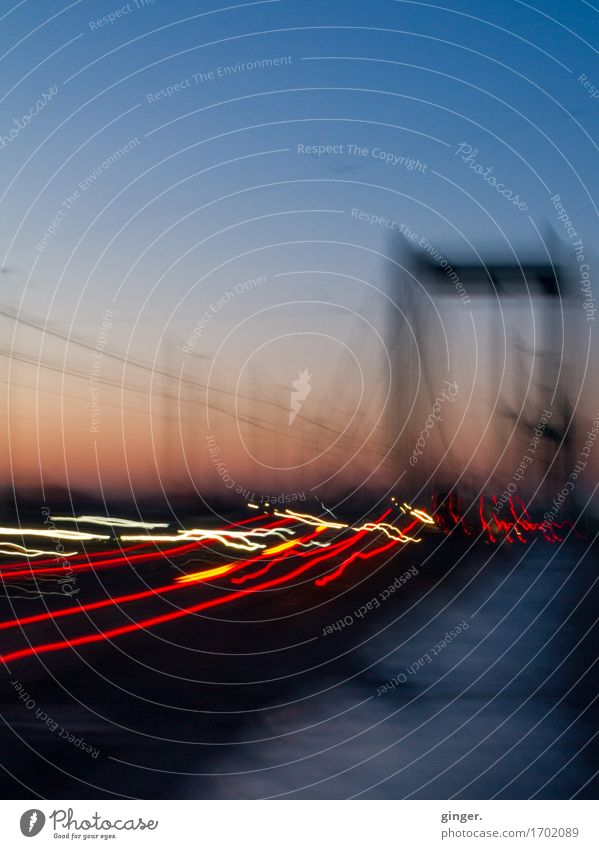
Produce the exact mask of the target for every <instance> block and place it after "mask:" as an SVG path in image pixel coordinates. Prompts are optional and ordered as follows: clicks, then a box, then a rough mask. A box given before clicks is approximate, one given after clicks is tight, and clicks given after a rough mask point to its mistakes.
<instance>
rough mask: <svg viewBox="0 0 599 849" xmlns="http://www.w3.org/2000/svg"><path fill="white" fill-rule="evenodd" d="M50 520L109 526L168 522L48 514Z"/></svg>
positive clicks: (164, 524)
mask: <svg viewBox="0 0 599 849" xmlns="http://www.w3.org/2000/svg"><path fill="white" fill-rule="evenodd" d="M50 521H52V522H80V523H81V524H86V525H106V526H107V527H109V528H148V530H152V529H153V528H168V522H136V521H134V520H132V519H113V518H111V517H110V516H50Z"/></svg>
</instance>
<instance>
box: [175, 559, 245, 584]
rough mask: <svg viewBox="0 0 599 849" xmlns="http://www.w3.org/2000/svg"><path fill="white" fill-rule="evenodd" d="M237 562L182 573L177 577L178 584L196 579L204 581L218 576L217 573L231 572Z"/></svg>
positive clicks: (189, 582)
mask: <svg viewBox="0 0 599 849" xmlns="http://www.w3.org/2000/svg"><path fill="white" fill-rule="evenodd" d="M235 565H236V564H235V563H227V564H226V565H225V566H215V567H214V569H204V571H203V572H192V573H191V574H189V575H182V576H181V577H180V578H176V579H175V580H176V583H178V584H191V583H193V582H195V581H203V580H205V579H206V578H216V577H217V575H225V574H226V573H227V572H230V571H231V569H232V568H233V566H235Z"/></svg>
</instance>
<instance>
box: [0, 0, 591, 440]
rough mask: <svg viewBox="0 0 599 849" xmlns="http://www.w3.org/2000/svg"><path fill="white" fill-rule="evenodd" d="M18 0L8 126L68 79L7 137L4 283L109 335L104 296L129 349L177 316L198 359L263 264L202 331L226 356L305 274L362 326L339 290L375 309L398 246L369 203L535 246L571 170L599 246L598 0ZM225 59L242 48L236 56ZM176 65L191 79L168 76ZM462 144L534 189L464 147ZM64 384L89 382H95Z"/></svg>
mask: <svg viewBox="0 0 599 849" xmlns="http://www.w3.org/2000/svg"><path fill="white" fill-rule="evenodd" d="M1 11H2V14H3V17H2V18H1V19H0V27H2V30H3V44H4V45H6V46H7V48H6V52H5V54H4V56H3V57H2V71H3V73H2V77H1V79H2V95H1V97H2V112H1V113H0V136H1V137H8V134H9V133H10V131H11V128H13V127H15V126H18V123H17V124H15V121H17V122H19V121H21V118H22V116H23V115H25V114H26V113H28V112H29V111H30V110H31V108H32V106H33V105H34V104H35V103H36V102H37V101H38V99H39V98H40V97H42V95H43V93H44V92H46V93H47V92H48V91H50V90H51V89H52V87H53V86H55V87H56V94H55V95H54V96H52V99H51V100H50V101H49V102H48V103H47V104H46V105H45V106H44V108H43V109H41V110H39V111H38V113H37V114H36V115H35V116H34V117H32V119H31V121H30V122H29V123H28V124H27V125H26V126H23V127H22V128H21V129H20V130H19V132H18V134H17V135H16V137H14V138H13V139H11V140H10V141H8V142H7V143H5V144H4V147H3V148H2V149H1V150H0V156H1V157H2V160H3V165H4V167H3V168H2V171H1V173H0V192H1V195H2V200H1V204H2V210H3V222H4V227H3V232H2V236H1V239H0V250H1V256H2V265H3V266H5V267H6V268H7V269H9V270H10V271H11V274H10V275H7V276H6V277H5V278H4V279H5V280H6V281H7V282H6V287H7V288H6V296H5V300H4V303H6V304H9V305H10V304H12V306H15V305H16V304H17V303H19V302H20V303H21V308H22V310H23V312H24V314H26V315H27V316H36V317H37V318H39V319H40V320H43V321H46V320H47V321H48V322H50V324H51V325H52V326H54V327H57V328H60V329H61V330H64V331H65V332H66V331H70V332H75V331H76V332H77V333H79V335H80V336H84V337H85V338H86V339H88V340H89V341H90V343H92V344H93V341H94V339H95V338H96V336H97V333H98V326H99V324H100V322H101V320H102V315H103V314H104V311H105V310H106V309H107V308H111V309H114V310H115V315H114V323H113V328H112V330H111V334H112V335H111V344H113V345H114V346H115V349H118V350H119V351H123V350H125V349H129V351H130V352H131V353H132V354H134V355H135V356H137V357H143V358H145V359H146V360H147V361H148V362H151V361H152V360H153V359H154V358H157V359H158V361H160V362H163V360H164V356H165V354H164V351H163V350H162V348H161V345H162V344H163V342H162V340H163V337H164V335H167V336H168V338H169V339H170V340H171V342H170V343H169V344H171V345H172V348H173V350H174V351H176V352H179V353H176V354H174V355H173V361H172V365H173V368H177V369H184V370H185V369H186V368H187V369H188V373H189V369H190V368H191V367H192V366H191V365H190V362H189V361H188V360H186V358H185V357H183V356H182V355H181V354H180V347H181V344H183V343H184V341H185V339H186V338H188V336H189V334H190V333H191V332H192V331H193V328H194V326H195V325H196V323H197V320H198V317H199V316H201V314H202V313H203V311H204V310H205V309H207V308H209V307H210V305H211V304H213V303H214V302H215V300H217V299H218V298H219V297H221V296H222V295H223V293H224V292H226V291H228V290H230V289H231V288H234V287H235V285H236V284H238V283H239V281H242V280H245V279H246V278H248V277H255V276H257V275H268V277H269V281H274V280H276V281H277V282H276V288H275V284H273V285H272V286H262V287H260V289H259V290H255V291H254V292H252V295H251V298H244V299H242V298H236V299H233V301H232V302H231V304H229V305H227V308H226V310H223V311H222V312H219V316H218V320H217V321H215V322H213V323H212V325H211V328H210V332H208V330H207V331H206V335H205V336H204V338H203V339H202V340H201V344H200V345H199V348H198V351H197V353H201V354H202V356H206V357H210V356H212V355H213V353H214V350H215V348H216V346H217V345H218V343H219V341H220V340H222V338H224V337H225V336H226V335H227V334H228V333H229V332H230V331H231V330H232V328H235V327H236V325H237V323H238V322H246V319H247V316H248V312H254V311H258V312H259V311H261V310H264V309H267V308H269V307H272V305H273V303H278V302H279V301H281V300H289V299H293V298H294V297H296V298H297V297H299V298H300V299H304V300H305V301H314V300H329V301H331V302H332V303H333V304H335V305H336V306H335V307H333V308H330V310H329V312H328V313H327V318H326V321H325V324H326V325H327V327H329V328H330V329H331V332H332V333H334V334H336V335H337V337H338V338H339V339H343V340H345V341H346V342H347V339H349V338H350V336H351V333H352V332H354V335H355V328H354V331H352V330H351V328H350V329H349V330H348V324H347V316H346V315H345V314H344V313H343V310H344V309H345V308H346V307H347V308H350V309H355V310H362V311H364V310H365V309H366V308H368V309H369V310H372V313H373V315H374V314H376V315H377V316H378V318H376V321H377V322H379V325H380V321H381V318H380V313H381V311H384V295H383V294H377V291H376V290H377V289H379V290H384V285H385V283H384V281H385V262H384V255H385V254H387V253H388V252H389V251H390V250H391V243H390V238H389V229H388V228H387V227H385V226H381V225H372V224H368V223H365V222H364V220H362V221H360V220H357V219H356V218H355V216H352V210H356V209H357V210H360V211H361V212H365V213H369V214H371V215H376V216H379V217H380V218H382V219H386V220H391V221H394V222H396V225H397V226H399V225H400V224H404V225H406V226H409V227H410V228H411V230H412V231H414V232H416V233H417V234H418V235H419V237H420V236H426V237H427V238H428V239H429V240H430V242H431V243H433V244H434V245H435V246H437V247H438V248H439V249H440V250H442V251H443V252H444V253H445V254H446V255H448V256H470V257H472V256H475V255H476V254H477V253H478V254H479V255H481V256H483V257H485V258H488V257H489V256H491V255H500V256H510V255H511V256H512V257H515V256H518V257H520V258H522V257H524V256H527V255H538V254H539V253H541V252H542V250H543V245H542V241H541V238H540V236H539V233H540V234H541V236H542V238H543V239H545V238H546V237H547V234H548V232H549V230H550V229H552V230H553V231H554V233H555V237H556V238H557V239H558V240H561V241H562V242H564V243H567V242H568V236H567V234H566V232H565V230H564V228H563V226H562V224H561V223H560V222H559V221H558V220H557V216H556V212H555V209H554V206H553V205H552V203H551V200H550V199H551V197H552V196H553V195H555V194H556V193H557V194H559V195H560V197H561V201H562V202H563V204H564V206H565V208H566V209H567V212H568V215H569V218H570V219H571V221H572V222H573V224H574V226H575V228H576V230H577V232H578V234H579V236H580V238H581V239H582V240H583V243H584V245H585V249H586V250H587V251H588V253H589V255H593V253H594V251H595V250H596V232H597V230H596V209H595V207H594V204H593V199H594V198H595V199H596V197H597V167H596V162H597V149H596V145H595V144H594V143H593V142H592V138H593V136H594V134H595V135H596V128H597V114H598V110H599V99H598V98H595V97H593V93H594V92H595V91H596V92H597V93H598V95H599V64H598V63H597V51H596V50H595V49H594V48H593V47H592V43H593V42H594V41H596V34H597V13H596V12H595V11H594V9H593V8H592V7H591V6H590V5H589V4H587V3H584V2H573V3H563V2H544V3H542V4H539V5H538V8H535V6H533V5H532V4H528V3H523V2H517V0H504V2H488V3H485V4H480V3H475V2H464V0H458V1H457V2H456V0H454V2H451V3H447V4H445V5H443V4H442V3H439V4H434V3H430V4H427V3H420V2H404V0H400V2H392V0H381V2H371V3H362V2H348V1H347V0H343V2H326V3H323V2H295V1H294V0H280V2H278V0H277V2H262V3H246V4H239V5H234V4H231V6H230V7H228V8H226V9H225V8H221V9H219V8H218V5H217V4H216V3H213V2H210V3H208V2H179V3H167V2H160V0H155V2H154V3H149V2H144V3H142V0H138V4H136V3H135V2H129V3H128V4H127V3H125V4H121V3H115V2H93V3H92V2H75V3H70V4H60V3H59V4H51V6H47V5H46V4H38V3H34V2H31V0H27V2H22V3H20V4H16V5H15V6H14V8H13V7H12V6H11V4H9V3H3V4H2V7H1ZM44 15H46V16H47V19H46V17H44ZM102 19H104V20H102ZM273 59H276V60H277V62H276V63H275V64H271V60H273ZM263 60H266V62H265V63H264V62H263V64H265V65H266V66H265V67H255V66H253V67H252V68H251V69H250V70H242V69H241V67H239V66H241V65H242V64H243V63H245V64H248V63H256V62H257V61H263ZM226 66H230V67H234V66H238V70H237V71H236V72H234V73H228V74H226V75H222V74H221V75H219V70H218V69H219V68H221V69H222V68H224V67H226ZM200 73H202V74H205V75H207V76H208V79H203V78H199V77H197V79H194V74H195V75H198V74H200ZM211 74H212V77H210V75H211ZM581 75H584V79H583V80H582V81H579V78H580V77H581ZM585 81H586V83H587V86H586V87H585V85H584V84H583V83H584V82H585ZM593 86H594V87H595V88H593ZM168 87H172V88H175V87H178V90H173V91H172V92H171V94H170V96H169V94H164V93H163V94H160V92H161V91H162V92H163V91H164V90H165V89H167V88H168ZM131 140H134V145H133V146H132V147H131V149H130V150H128V151H127V152H126V153H125V154H119V155H118V156H117V158H116V159H115V161H114V162H112V164H110V165H109V166H108V167H106V164H105V163H106V161H107V160H110V158H111V157H112V159H114V157H115V152H117V151H120V150H122V148H123V146H125V145H127V144H128V143H130V142H131ZM460 144H462V145H468V146H469V147H468V149H469V150H471V151H476V153H475V154H474V158H473V159H471V160H470V163H471V164H473V163H475V164H477V165H480V166H482V167H483V169H485V170H486V169H488V168H491V169H492V173H493V175H495V176H496V179H497V180H498V181H499V182H501V184H502V185H503V186H504V187H506V189H508V190H509V191H511V192H512V195H517V196H518V198H519V199H521V201H522V203H523V204H524V205H525V209H524V210H522V209H518V208H516V207H515V205H514V203H512V201H511V200H510V199H507V198H506V197H505V196H504V195H501V194H500V193H499V192H498V191H497V190H496V188H495V187H494V186H493V185H491V184H490V183H489V182H487V181H485V180H484V179H483V178H482V176H481V175H480V174H477V173H476V171H475V170H474V169H473V168H472V167H469V164H468V162H465V161H464V157H463V156H460V155H456V151H457V149H458V146H459V145H460ZM298 145H300V146H302V145H303V146H304V148H305V147H310V146H312V147H316V148H318V146H323V147H324V148H326V147H327V146H330V149H331V152H330V153H323V155H320V156H318V155H315V154H306V153H300V152H298ZM352 146H353V147H352ZM357 148H360V149H361V151H362V152H363V154H362V155H359V154H358V153H356V152H355V151H356V149H357ZM352 151H353V152H352ZM401 157H403V158H404V159H403V160H401V161H403V162H404V163H405V162H406V161H407V160H409V159H410V158H411V159H413V160H418V161H419V162H420V163H422V168H421V169H420V170H413V171H410V170H408V169H407V168H406V167H405V165H403V164H401V163H400V164H398V160H400V159H401ZM394 162H395V164H394ZM103 163H104V165H103ZM98 168H100V170H101V173H100V174H99V176H97V178H95V179H94V180H93V183H92V184H91V185H90V187H89V188H87V189H85V190H79V194H78V195H74V193H76V192H77V190H78V186H79V183H80V181H83V180H85V178H86V177H88V176H89V175H90V174H92V173H94V172H95V171H96V170H97V169H98ZM69 198H74V200H73V201H72V203H71V205H70V206H69V205H68V199H69ZM49 229H50V230H51V232H50V237H49V238H47V239H46V242H47V244H45V246H44V249H43V250H41V251H40V250H36V245H39V244H40V242H41V240H42V239H43V238H44V235H45V234H46V235H47V234H48V232H49ZM276 275H282V276H280V277H276ZM294 275H295V276H294ZM298 275H299V276H298ZM344 275H345V276H344ZM350 277H354V278H358V281H362V282H356V280H354V281H350V280H349V278H350ZM300 278H301V286H299V287H298V279H300ZM28 280H29V281H30V282H29V283H28V284H27V285H26V281H28ZM9 287H10V288H11V291H9V290H8V289H9ZM373 287H374V288H373ZM373 291H374V294H373ZM21 298H22V301H21V300H20V299H21ZM250 304H251V309H250ZM365 305H366V306H365ZM321 310H322V308H321V307H320V306H317V307H315V306H314V305H313V304H308V303H306V304H303V305H298V306H297V307H296V308H295V310H294V312H293V315H288V316H287V317H286V318H278V319H276V321H280V322H281V325H280V326H281V328H282V329H283V330H285V332H288V333H293V332H295V331H296V330H297V329H298V328H297V327H296V325H297V326H298V327H300V326H301V329H305V328H306V327H313V325H314V328H317V329H316V330H315V332H321V328H320V324H319V322H321V321H322V315H320V316H319V315H318V314H319V313H320V312H321ZM260 315H261V317H258V318H257V319H255V320H253V323H252V322H250V323H247V322H246V323H245V324H244V325H243V328H241V329H239V330H236V331H235V333H234V336H233V337H232V339H233V340H234V341H233V342H232V343H231V346H232V347H231V350H232V352H233V353H232V354H231V356H227V355H223V356H224V362H223V364H222V365H221V366H219V367H218V369H217V371H218V370H219V369H221V368H222V372H219V373H221V374H222V375H223V377H222V380H229V379H233V377H234V376H235V374H237V370H238V365H237V364H236V363H237V359H238V358H239V357H240V356H241V353H240V352H242V351H244V350H245V348H244V345H246V342H247V340H246V339H245V336H244V334H246V335H249V338H250V339H263V338H269V334H270V333H271V332H272V328H271V324H269V322H270V321H271V316H270V314H264V315H263V314H262V313H261V314H260ZM379 325H377V326H379ZM248 328H250V329H249V330H248ZM235 334H236V335H235ZM23 344H26V345H31V346H34V347H35V340H34V339H33V338H32V339H29V338H25V337H23ZM368 344H370V343H368ZM373 344H374V343H373ZM375 348H376V345H375V346H374V347H371V348H370V349H369V350H370V353H371V355H372V356H378V353H376V351H375ZM38 352H39V349H38ZM36 353H37V352H36ZM42 354H43V351H42ZM69 356H70V357H72V359H73V361H75V362H77V361H78V358H79V361H80V364H81V367H82V368H85V367H87V361H86V360H85V357H84V358H83V360H81V357H82V356H83V355H82V354H81V352H77V351H76V350H74V351H72V352H71V353H70V354H69ZM86 356H87V355H86ZM286 356H287V355H286V354H284V353H282V354H281V361H282V362H285V358H286ZM330 356H331V361H332V362H329V365H331V373H333V372H334V371H335V369H334V368H333V366H334V364H335V363H334V361H335V355H334V354H331V355H330ZM339 356H341V354H339ZM277 359H278V358H277V356H276V355H274V356H273V357H272V360H274V361H277ZM327 359H328V356H327ZM197 367H199V366H198V365H197V363H194V364H193V368H194V369H196V368H197ZM294 368H295V365H294ZM227 369H230V370H231V375H230V377H227V376H226V375H227V374H228V372H227ZM283 372H284V369H282V371H281V373H280V374H279V373H277V374H274V372H273V380H275V382H276V380H279V379H280V380H283V381H285V380H286V377H285V375H284V374H283ZM194 373H196V372H195V371H194ZM117 376H118V375H117ZM70 390H71V395H74V396H77V395H78V393H79V392H82V397H84V398H85V400H84V401H82V403H84V404H87V403H88V393H87V389H86V388H85V387H83V388H82V387H81V386H78V384H74V385H73V386H72V387H70ZM117 406H118V405H117ZM106 415H107V416H108V408H107V413H106ZM107 427H108V425H107Z"/></svg>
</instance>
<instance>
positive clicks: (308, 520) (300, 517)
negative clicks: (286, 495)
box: [274, 510, 349, 528]
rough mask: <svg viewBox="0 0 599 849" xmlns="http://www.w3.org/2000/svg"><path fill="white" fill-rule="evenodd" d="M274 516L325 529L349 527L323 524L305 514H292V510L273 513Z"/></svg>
mask: <svg viewBox="0 0 599 849" xmlns="http://www.w3.org/2000/svg"><path fill="white" fill-rule="evenodd" d="M274 514H275V516H287V517H291V518H292V519H297V521H298V522H303V523H304V524H305V525H316V526H317V527H318V526H322V525H324V526H325V527H326V528H348V527H349V525H346V524H343V523H342V522H325V521H324V520H323V519H320V518H318V517H317V516H310V515H308V514H306V513H294V512H293V510H285V512H284V513H279V511H278V510H275V511H274Z"/></svg>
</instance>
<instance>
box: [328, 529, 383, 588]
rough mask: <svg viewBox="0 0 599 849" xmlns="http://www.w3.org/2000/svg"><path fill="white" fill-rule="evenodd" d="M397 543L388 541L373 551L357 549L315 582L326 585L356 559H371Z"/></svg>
mask: <svg viewBox="0 0 599 849" xmlns="http://www.w3.org/2000/svg"><path fill="white" fill-rule="evenodd" d="M396 544H397V540H392V541H391V542H388V543H386V544H385V545H381V546H380V547H379V548H375V549H373V550H372V551H368V552H363V551H356V552H354V554H352V555H351V556H350V557H348V558H347V559H346V560H344V561H343V563H341V565H340V566H338V567H337V569H335V571H334V572H329V574H328V575H323V577H322V578H317V579H316V580H315V581H314V583H315V584H316V586H317V587H324V586H325V584H328V583H330V582H331V581H334V580H335V579H336V578H339V577H340V575H342V574H343V573H344V572H345V570H346V569H347V567H348V566H350V565H351V564H352V563H353V562H354V561H355V560H370V558H371V557H376V555H377V554H382V553H383V552H384V551H388V550H389V549H390V548H393V546H394V545H396Z"/></svg>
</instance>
